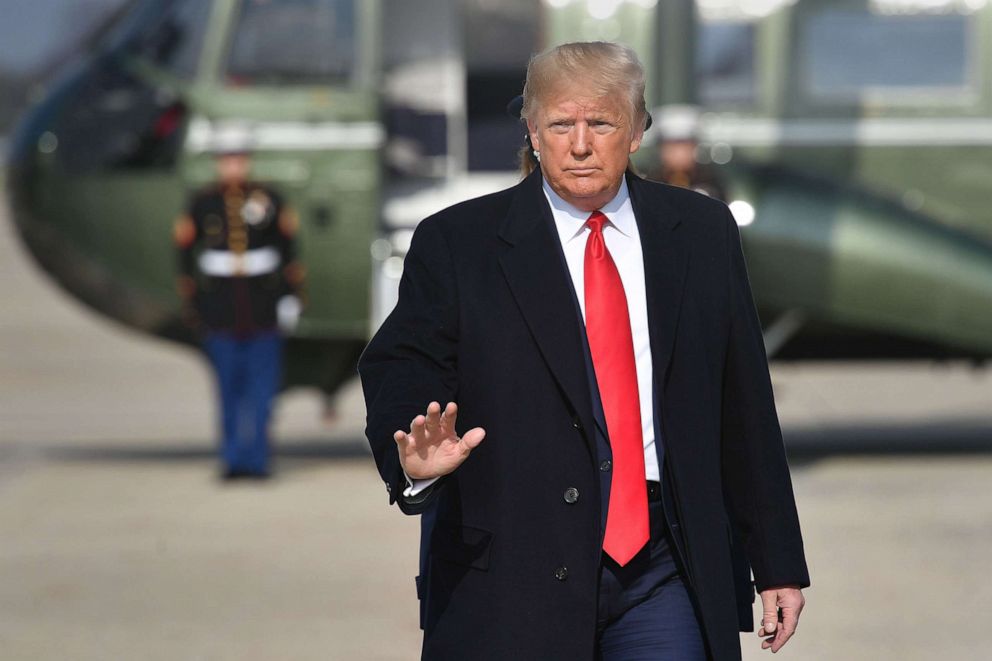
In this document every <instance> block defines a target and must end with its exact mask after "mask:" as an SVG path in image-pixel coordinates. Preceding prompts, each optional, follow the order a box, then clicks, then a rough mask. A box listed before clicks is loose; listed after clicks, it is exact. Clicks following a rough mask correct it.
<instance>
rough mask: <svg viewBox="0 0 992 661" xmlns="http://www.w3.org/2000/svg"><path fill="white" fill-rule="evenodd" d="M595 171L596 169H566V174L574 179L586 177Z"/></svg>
mask: <svg viewBox="0 0 992 661" xmlns="http://www.w3.org/2000/svg"><path fill="white" fill-rule="evenodd" d="M597 170H598V168H568V173H569V174H571V175H574V176H576V177H588V176H589V175H591V174H592V173H594V172H596V171H597Z"/></svg>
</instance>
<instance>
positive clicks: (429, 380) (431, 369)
mask: <svg viewBox="0 0 992 661" xmlns="http://www.w3.org/2000/svg"><path fill="white" fill-rule="evenodd" d="M437 220H438V219H437V218H436V217H435V218H428V219H427V220H425V221H423V222H422V223H421V224H420V225H419V226H418V227H417V229H416V231H415V232H414V235H413V239H412V241H411V243H410V250H409V252H408V253H407V255H406V259H405V260H404V262H403V276H402V278H401V279H400V287H399V299H398V301H397V303H396V307H395V308H394V309H393V311H392V312H391V313H390V315H389V316H388V317H387V318H386V321H385V322H383V324H382V327H381V328H380V329H379V330H378V332H377V333H376V334H375V336H374V337H373V338H372V341H371V342H369V344H368V346H367V347H366V348H365V351H364V352H363V353H362V356H361V358H360V359H359V362H358V372H359V375H360V377H361V381H362V390H363V391H364V394H365V407H366V416H367V417H366V427H365V434H366V436H367V437H368V440H369V444H370V445H371V446H372V454H373V455H374V456H375V461H376V465H377V467H378V469H379V474H380V476H381V477H382V479H383V480H384V481H385V483H386V488H387V490H388V491H389V502H390V503H393V502H398V503H399V507H400V509H401V510H403V511H404V512H406V513H407V514H418V513H420V512H422V511H423V510H424V509H426V508H427V507H428V506H429V505H430V504H431V503H432V501H433V500H434V497H436V496H437V494H438V493H439V491H440V490H441V489H442V488H443V479H442V480H441V481H439V482H437V483H435V484H434V485H432V487H431V488H430V491H429V493H428V494H426V495H427V497H424V498H417V499H415V501H416V502H414V500H408V499H405V498H403V497H402V495H401V494H402V492H403V489H404V488H405V487H406V478H405V476H404V475H403V470H402V468H401V467H400V463H399V454H398V452H397V448H396V442H395V441H394V440H393V434H394V433H395V432H396V430H397V429H404V430H406V429H409V427H410V421H411V420H413V418H414V417H416V416H417V415H418V414H421V413H423V412H424V411H426V409H427V405H428V404H429V403H430V402H431V401H437V402H439V403H440V404H441V406H444V405H445V403H446V402H449V401H457V399H456V398H457V390H458V389H457V373H456V356H457V341H458V312H457V309H458V307H457V287H456V282H455V276H454V271H453V267H452V263H451V256H450V252H449V249H448V243H447V239H446V237H445V236H444V234H443V233H442V231H441V227H440V223H439V222H437Z"/></svg>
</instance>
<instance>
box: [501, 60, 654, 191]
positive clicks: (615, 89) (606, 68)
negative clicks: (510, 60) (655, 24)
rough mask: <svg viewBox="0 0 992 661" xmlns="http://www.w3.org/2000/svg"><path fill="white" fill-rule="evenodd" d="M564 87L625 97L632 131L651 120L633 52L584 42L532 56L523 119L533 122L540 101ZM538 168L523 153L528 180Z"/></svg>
mask: <svg viewBox="0 0 992 661" xmlns="http://www.w3.org/2000/svg"><path fill="white" fill-rule="evenodd" d="M565 85H568V86H575V85H579V86H582V87H583V88H584V89H586V90H588V93H589V95H590V96H596V97H602V96H616V95H620V96H623V97H626V98H627V99H628V100H629V109H630V112H629V114H628V116H627V119H629V120H630V121H631V127H633V128H634V130H635V131H643V130H644V127H645V124H646V123H647V118H648V112H647V105H646V103H645V101H644V67H643V66H641V61H640V60H639V59H638V57H637V53H635V52H634V51H633V49H631V48H629V47H627V46H623V45H621V44H615V43H612V42H608V41H584V42H573V43H568V44H560V45H558V46H554V47H552V48H549V49H547V50H545V51H544V52H542V53H538V54H537V55H535V56H533V57H532V58H531V59H530V63H529V64H528V65H527V79H526V82H525V83H524V95H523V96H524V103H523V108H522V109H521V110H520V118H521V119H522V120H527V119H528V118H530V119H533V118H534V117H535V116H536V114H537V110H538V108H539V107H540V103H541V100H543V99H547V98H548V96H549V95H550V94H552V93H553V92H554V91H555V90H556V89H558V88H560V87H562V86H565ZM535 167H536V164H535V162H534V160H533V159H531V158H530V155H529V149H528V148H524V149H523V150H521V152H520V169H521V173H522V174H523V175H524V176H526V175H528V174H530V173H531V171H533V169H534V168H535Z"/></svg>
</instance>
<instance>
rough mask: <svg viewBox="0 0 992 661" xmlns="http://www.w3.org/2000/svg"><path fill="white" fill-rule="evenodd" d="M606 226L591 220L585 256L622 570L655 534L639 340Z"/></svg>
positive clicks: (608, 547) (609, 526)
mask: <svg viewBox="0 0 992 661" xmlns="http://www.w3.org/2000/svg"><path fill="white" fill-rule="evenodd" d="M604 223H606V216H604V215H603V214H602V213H601V212H599V211H593V212H592V215H591V216H589V220H588V221H586V224H587V225H589V229H590V230H592V231H591V232H590V233H589V239H588V240H587V241H586V255H585V299H586V335H587V336H588V338H589V350H590V352H591V353H592V363H593V367H594V368H595V370H596V383H597V385H598V386H599V397H600V399H601V400H602V402H603V411H604V413H605V414H606V427H607V430H608V431H609V437H610V447H611V448H612V449H613V473H612V482H611V485H610V506H609V510H608V511H607V514H606V537H605V538H604V539H603V550H604V551H606V553H607V554H608V555H609V556H610V557H611V558H613V559H614V560H616V562H617V563H618V564H619V565H620V566H623V565H625V564H627V563H628V562H629V561H630V559H631V558H633V557H634V556H635V555H637V552H638V551H640V550H641V549H642V548H643V547H644V545H645V544H646V543H647V541H648V538H649V537H650V529H649V525H648V494H647V483H646V481H645V476H644V439H643V437H642V431H641V404H640V398H639V397H638V395H637V368H636V366H635V363H634V340H633V336H632V334H631V331H630V315H629V314H628V313H627V296H626V294H624V291H623V282H622V281H621V280H620V272H619V271H617V266H616V264H615V263H614V262H613V258H612V257H611V256H610V251H609V250H607V248H606V242H605V241H604V240H603V224H604Z"/></svg>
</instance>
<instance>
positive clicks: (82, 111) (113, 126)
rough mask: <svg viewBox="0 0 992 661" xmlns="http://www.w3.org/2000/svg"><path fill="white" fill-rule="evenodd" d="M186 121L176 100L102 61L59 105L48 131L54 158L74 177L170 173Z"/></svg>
mask: <svg viewBox="0 0 992 661" xmlns="http://www.w3.org/2000/svg"><path fill="white" fill-rule="evenodd" d="M185 117H186V108H185V106H184V105H183V104H182V102H181V101H180V100H179V99H177V98H175V97H173V96H171V95H169V94H168V93H166V92H165V91H163V90H161V89H158V88H156V87H154V86H152V85H149V84H148V83H147V82H146V81H143V80H141V79H140V78H137V77H135V76H134V75H132V74H131V73H129V72H127V71H125V70H124V69H123V68H121V67H119V66H118V65H117V64H116V63H115V61H114V60H106V61H104V62H103V63H102V64H100V65H97V66H95V67H94V68H92V69H91V70H90V71H88V72H86V74H85V75H84V76H83V77H82V78H81V79H80V81H79V83H78V84H77V85H76V86H75V87H74V89H73V92H72V94H71V95H70V96H67V97H66V99H65V101H64V102H63V104H62V105H61V109H60V114H59V117H58V118H57V119H56V121H55V123H54V125H53V129H52V130H53V132H54V133H55V134H56V135H57V136H58V150H57V151H56V152H55V154H56V158H57V160H58V163H59V165H60V167H61V168H63V169H64V170H65V171H67V172H72V173H85V172H96V171H108V170H136V169H157V168H158V169H160V168H168V167H171V166H172V165H174V164H175V162H176V160H177V158H178V155H179V152H180V149H181V147H182V131H181V130H180V128H181V127H182V125H183V122H184V121H185Z"/></svg>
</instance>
